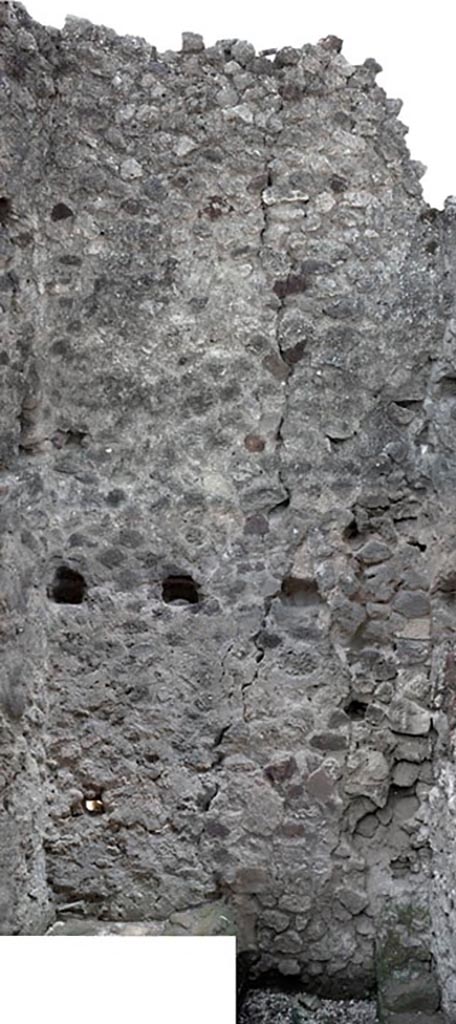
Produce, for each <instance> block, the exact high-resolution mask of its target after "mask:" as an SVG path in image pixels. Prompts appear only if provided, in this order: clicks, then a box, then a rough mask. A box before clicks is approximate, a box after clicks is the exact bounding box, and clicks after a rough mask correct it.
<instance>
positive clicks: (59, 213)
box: [51, 203, 74, 220]
mask: <svg viewBox="0 0 456 1024" xmlns="http://www.w3.org/2000/svg"><path fill="white" fill-rule="evenodd" d="M68 217H74V213H73V210H71V209H70V207H69V206H67V205H66V203H56V204H55V206H53V207H52V210H51V220H67V219H68Z"/></svg>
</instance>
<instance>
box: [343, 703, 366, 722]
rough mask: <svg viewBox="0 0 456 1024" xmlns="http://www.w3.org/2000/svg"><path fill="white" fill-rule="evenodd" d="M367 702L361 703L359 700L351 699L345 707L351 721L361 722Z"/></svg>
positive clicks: (364, 715)
mask: <svg viewBox="0 0 456 1024" xmlns="http://www.w3.org/2000/svg"><path fill="white" fill-rule="evenodd" d="M366 711H367V704H363V702H362V701H361V700H351V701H350V703H349V704H347V706H346V708H345V714H346V715H348V717H349V718H351V720H352V722H361V721H362V719H363V718H365V717H366Z"/></svg>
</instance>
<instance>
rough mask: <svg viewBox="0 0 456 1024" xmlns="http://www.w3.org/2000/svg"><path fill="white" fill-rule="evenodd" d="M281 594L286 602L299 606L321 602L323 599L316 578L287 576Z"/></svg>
mask: <svg viewBox="0 0 456 1024" xmlns="http://www.w3.org/2000/svg"><path fill="white" fill-rule="evenodd" d="M280 596H281V598H282V601H284V602H285V603H286V604H290V605H294V606H295V607H299V608H302V607H306V606H308V605H312V604H319V603H320V601H321V598H320V594H319V593H318V587H317V584H316V583H315V580H310V579H300V578H299V577H298V576H286V577H285V579H284V580H283V583H282V588H281V592H280Z"/></svg>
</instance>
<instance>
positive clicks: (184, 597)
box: [162, 575, 200, 604]
mask: <svg viewBox="0 0 456 1024" xmlns="http://www.w3.org/2000/svg"><path fill="white" fill-rule="evenodd" d="M162 592H163V600H164V601H165V602H166V604H171V603H172V602H174V601H179V602H183V603H185V604H198V603H199V600H200V594H199V590H198V587H197V584H196V583H195V581H194V579H193V578H192V577H191V576H184V575H182V576H167V577H166V579H165V580H163V590H162Z"/></svg>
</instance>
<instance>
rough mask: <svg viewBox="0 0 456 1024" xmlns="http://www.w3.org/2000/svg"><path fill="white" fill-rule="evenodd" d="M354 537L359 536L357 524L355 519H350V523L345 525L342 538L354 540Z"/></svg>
mask: <svg viewBox="0 0 456 1024" xmlns="http://www.w3.org/2000/svg"><path fill="white" fill-rule="evenodd" d="M356 537H359V530H358V524H357V522H356V519H352V521H351V523H349V524H348V526H346V527H345V530H344V532H343V538H344V540H355V538H356Z"/></svg>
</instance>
